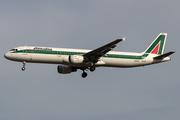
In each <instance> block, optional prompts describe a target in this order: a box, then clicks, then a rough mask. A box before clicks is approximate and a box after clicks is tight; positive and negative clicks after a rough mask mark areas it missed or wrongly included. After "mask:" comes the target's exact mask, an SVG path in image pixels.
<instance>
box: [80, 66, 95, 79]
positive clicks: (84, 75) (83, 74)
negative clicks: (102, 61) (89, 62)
mask: <svg viewBox="0 0 180 120" xmlns="http://www.w3.org/2000/svg"><path fill="white" fill-rule="evenodd" d="M95 69H96V67H95V66H91V67H90V68H87V69H86V68H84V69H82V70H83V73H82V75H81V76H82V77H83V78H85V77H87V73H86V72H85V71H84V70H90V71H91V72H93V71H94V70H95Z"/></svg>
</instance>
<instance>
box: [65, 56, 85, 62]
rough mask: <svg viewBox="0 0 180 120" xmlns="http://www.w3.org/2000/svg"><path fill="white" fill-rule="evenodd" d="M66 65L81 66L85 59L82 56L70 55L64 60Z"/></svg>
mask: <svg viewBox="0 0 180 120" xmlns="http://www.w3.org/2000/svg"><path fill="white" fill-rule="evenodd" d="M63 61H64V62H66V63H72V64H81V63H83V62H84V57H83V56H81V55H70V56H66V57H64V58H63Z"/></svg>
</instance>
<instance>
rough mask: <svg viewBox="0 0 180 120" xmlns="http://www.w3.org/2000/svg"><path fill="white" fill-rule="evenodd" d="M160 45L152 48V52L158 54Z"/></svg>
mask: <svg viewBox="0 0 180 120" xmlns="http://www.w3.org/2000/svg"><path fill="white" fill-rule="evenodd" d="M159 45H160V43H159V44H158V45H157V46H156V47H155V48H154V50H152V52H151V53H152V54H158V50H159Z"/></svg>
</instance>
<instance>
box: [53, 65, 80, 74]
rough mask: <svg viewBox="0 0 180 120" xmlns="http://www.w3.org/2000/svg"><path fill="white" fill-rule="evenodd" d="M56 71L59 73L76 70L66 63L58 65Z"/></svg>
mask: <svg viewBox="0 0 180 120" xmlns="http://www.w3.org/2000/svg"><path fill="white" fill-rule="evenodd" d="M57 71H58V73H60V74H69V73H71V72H76V71H77V69H76V68H74V67H70V66H67V65H58V67H57Z"/></svg>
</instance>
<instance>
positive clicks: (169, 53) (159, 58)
mask: <svg viewBox="0 0 180 120" xmlns="http://www.w3.org/2000/svg"><path fill="white" fill-rule="evenodd" d="M173 53H175V52H168V53H165V54H162V55H160V56H157V57H154V59H155V60H161V59H164V58H165V57H167V56H169V55H171V54H173Z"/></svg>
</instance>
